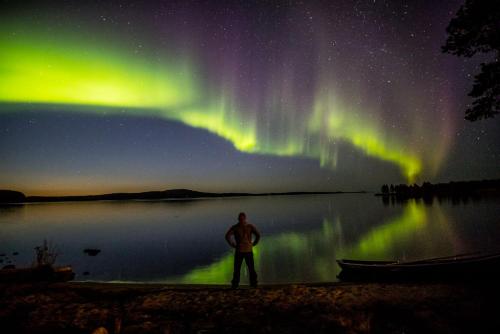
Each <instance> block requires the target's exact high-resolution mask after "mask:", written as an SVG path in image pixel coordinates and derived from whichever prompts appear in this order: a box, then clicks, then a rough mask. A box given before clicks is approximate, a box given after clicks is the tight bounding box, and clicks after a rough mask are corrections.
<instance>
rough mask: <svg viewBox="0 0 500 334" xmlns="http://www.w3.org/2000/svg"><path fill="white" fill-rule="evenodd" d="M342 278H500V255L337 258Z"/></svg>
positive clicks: (420, 279) (418, 279)
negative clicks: (404, 259)
mask: <svg viewBox="0 0 500 334" xmlns="http://www.w3.org/2000/svg"><path fill="white" fill-rule="evenodd" d="M337 262H338V264H339V266H340V267H341V268H342V271H341V273H340V275H339V278H340V279H341V280H344V281H346V280H415V281H422V280H433V281H440V280H464V279H477V278H480V279H490V278H499V277H500V254H494V255H485V256H476V257H469V258H461V259H453V258H451V259H443V260H439V259H438V260H436V259H429V260H421V261H413V262H403V263H398V262H394V261H354V260H339V261H337Z"/></svg>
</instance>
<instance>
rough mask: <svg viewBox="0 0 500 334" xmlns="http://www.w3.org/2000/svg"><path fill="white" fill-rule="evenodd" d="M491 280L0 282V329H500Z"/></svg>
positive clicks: (496, 294)
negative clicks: (237, 285) (252, 284)
mask: <svg viewBox="0 0 500 334" xmlns="http://www.w3.org/2000/svg"><path fill="white" fill-rule="evenodd" d="M499 297H500V288H499V287H498V286H497V285H496V284H495V282H481V283H477V282H475V283H469V284H465V283H460V284H459V283H457V284H411V283H408V284H378V283H377V284H376V283H372V284H318V285H315V284H307V285H302V284H301V285H275V286H263V287H259V288H257V289H248V288H241V289H238V290H231V289H229V288H228V287H225V286H168V285H136V284H99V283H76V282H72V283H57V284H41V283H40V284H29V285H1V286H0V328H2V332H3V333H89V334H90V333H100V334H102V333H124V334H125V333H307V332H308V333H311V334H312V333H426V334H427V333H469V332H478V333H480V332H496V333H499V332H500V317H499V315H498V314H499V311H500V299H499Z"/></svg>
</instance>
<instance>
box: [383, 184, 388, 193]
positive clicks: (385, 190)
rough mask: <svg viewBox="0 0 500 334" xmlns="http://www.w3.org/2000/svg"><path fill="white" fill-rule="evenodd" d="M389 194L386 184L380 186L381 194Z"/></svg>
mask: <svg viewBox="0 0 500 334" xmlns="http://www.w3.org/2000/svg"><path fill="white" fill-rule="evenodd" d="M388 193H389V186H388V185H387V184H384V185H383V186H382V194H388Z"/></svg>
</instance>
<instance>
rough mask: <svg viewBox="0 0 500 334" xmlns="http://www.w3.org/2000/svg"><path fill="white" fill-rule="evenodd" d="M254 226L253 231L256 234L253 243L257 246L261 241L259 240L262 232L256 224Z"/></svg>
mask: <svg viewBox="0 0 500 334" xmlns="http://www.w3.org/2000/svg"><path fill="white" fill-rule="evenodd" d="M252 227H253V229H252V232H253V234H254V235H255V239H254V241H253V245H254V246H257V244H258V243H259V240H260V232H259V231H258V230H257V227H255V225H252Z"/></svg>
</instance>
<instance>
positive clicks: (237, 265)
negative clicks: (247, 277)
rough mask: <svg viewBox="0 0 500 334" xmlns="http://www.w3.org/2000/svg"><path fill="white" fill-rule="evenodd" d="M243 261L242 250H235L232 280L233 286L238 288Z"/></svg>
mask: <svg viewBox="0 0 500 334" xmlns="http://www.w3.org/2000/svg"><path fill="white" fill-rule="evenodd" d="M242 262H243V256H242V254H241V253H240V252H238V251H235V252H234V269H233V280H232V281H231V286H232V287H233V288H237V287H238V285H239V284H240V271H241V263H242Z"/></svg>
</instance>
